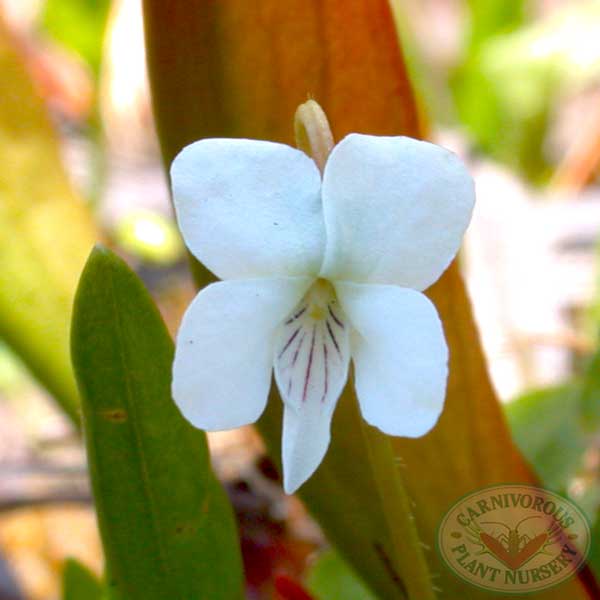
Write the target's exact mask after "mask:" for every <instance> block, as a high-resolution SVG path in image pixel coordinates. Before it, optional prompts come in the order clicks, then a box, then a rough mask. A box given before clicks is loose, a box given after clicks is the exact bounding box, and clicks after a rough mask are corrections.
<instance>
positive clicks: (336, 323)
mask: <svg viewBox="0 0 600 600" xmlns="http://www.w3.org/2000/svg"><path fill="white" fill-rule="evenodd" d="M349 331H350V327H349V325H348V323H347V322H346V316H345V315H344V313H343V311H342V309H341V307H340V306H339V303H338V301H337V298H336V297H335V290H334V289H333V286H332V285H331V284H330V283H328V282H324V281H322V280H319V281H317V282H316V283H314V284H313V285H312V286H311V288H310V289H309V290H308V292H307V293H306V294H305V295H304V296H303V298H302V299H301V300H300V302H299V303H298V304H297V305H296V306H295V307H294V309H293V310H292V311H291V312H290V314H289V315H287V318H286V319H285V321H284V322H283V324H282V325H281V326H280V327H279V329H278V332H277V338H276V342H275V363H274V370H275V380H276V382H277V386H278V387H279V391H280V393H281V397H282V399H283V401H284V402H285V403H286V404H287V405H289V406H292V407H294V408H295V409H296V410H298V411H300V410H302V408H303V407H304V406H305V405H310V406H313V405H314V406H320V405H322V406H329V405H334V406H335V403H336V401H337V399H338V397H339V395H340V393H341V392H342V389H343V387H344V384H345V383H346V380H347V379H348V365H349V363H350V336H349Z"/></svg>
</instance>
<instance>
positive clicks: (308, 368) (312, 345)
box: [302, 325, 317, 402]
mask: <svg viewBox="0 0 600 600" xmlns="http://www.w3.org/2000/svg"><path fill="white" fill-rule="evenodd" d="M316 333H317V326H316V325H313V330H312V340H311V342H310V353H309V355H308V365H306V375H305V376H304V389H303V390H302V402H306V393H307V392H308V382H309V381H310V371H311V369H312V364H313V356H314V353H315V336H316Z"/></svg>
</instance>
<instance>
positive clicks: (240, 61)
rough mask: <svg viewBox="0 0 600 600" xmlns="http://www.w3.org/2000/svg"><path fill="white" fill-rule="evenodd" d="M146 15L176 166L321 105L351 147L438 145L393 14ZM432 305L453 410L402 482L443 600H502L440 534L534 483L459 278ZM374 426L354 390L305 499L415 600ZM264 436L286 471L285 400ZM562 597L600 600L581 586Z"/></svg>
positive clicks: (168, 11) (186, 11)
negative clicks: (356, 136) (483, 503)
mask: <svg viewBox="0 0 600 600" xmlns="http://www.w3.org/2000/svg"><path fill="white" fill-rule="evenodd" d="M144 7H145V22H146V38H147V46H148V59H149V68H150V77H151V84H152V91H153V101H154V110H155V115H156V119H157V125H158V130H159V134H160V138H161V144H162V148H163V154H164V157H165V161H166V163H167V164H168V163H170V161H171V160H172V159H173V157H174V156H175V154H176V153H177V152H178V151H179V150H180V149H181V148H182V147H183V146H184V145H186V144H188V143H189V142H191V141H193V140H195V139H199V138H202V137H222V136H231V137H242V138H244V137H249V138H258V139H269V140H275V141H281V142H286V143H292V133H293V132H292V127H291V124H292V119H293V115H294V111H295V109H296V107H297V105H298V104H300V103H302V102H304V101H305V100H306V98H307V96H312V97H314V98H315V100H317V101H318V102H319V103H320V104H321V105H322V106H323V108H324V109H325V112H326V113H327V114H328V116H329V119H330V121H331V125H332V129H333V133H334V136H335V138H336V139H337V140H339V139H341V137H343V136H344V135H346V134H347V133H349V132H352V131H355V132H363V133H373V134H380V135H400V134H404V135H412V136H414V137H422V136H423V134H424V130H423V127H422V124H421V123H420V122H419V119H418V111H417V108H416V106H415V102H414V99H413V95H412V91H411V86H410V83H409V81H408V79H407V76H406V70H405V68H404V64H403V60H402V55H401V51H400V47H399V43H398V40H397V35H396V31H395V29H394V25H393V19H392V14H391V11H390V6H389V5H388V3H387V2H386V1H385V0H291V1H290V2H285V3H282V2H279V1H277V0H263V1H262V2H260V3H258V4H257V3H253V4H248V3H245V2H243V1H242V0H223V1H222V2H218V3H216V2H201V3H196V4H190V3H189V2H187V1H186V0H173V1H171V2H169V3H165V2H162V1H160V0H145V1H144ZM401 258H402V257H398V260H401ZM196 275H197V281H198V283H199V284H201V285H203V284H205V283H207V282H208V281H209V280H210V276H209V275H208V273H207V272H206V271H201V270H198V271H197V273H196ZM431 297H432V299H433V300H434V302H435V303H436V305H437V308H438V311H439V313H440V315H441V317H442V320H443V322H444V327H445V331H446V336H447V338H448V342H449V346H450V357H451V358H450V382H449V387H448V395H447V399H446V409H445V412H444V415H443V416H442V419H441V421H440V423H439V425H438V426H437V427H436V429H435V430H434V432H433V433H432V434H430V435H428V436H425V437H424V438H421V439H417V440H411V441H408V440H397V442H395V444H396V449H397V452H398V455H399V457H400V458H401V459H402V460H403V461H404V463H405V464H406V465H407V466H406V468H401V473H402V476H403V478H404V479H405V480H406V482H407V487H408V489H409V491H410V493H411V495H412V498H413V500H414V516H415V518H416V522H417V525H418V527H419V532H420V535H421V539H422V541H423V542H424V544H426V545H427V546H428V547H430V548H431V550H430V552H429V553H428V555H427V557H428V559H429V562H430V566H431V571H432V572H433V573H434V574H436V575H438V577H437V578H436V579H435V585H436V587H439V588H441V589H442V590H443V592H442V594H441V597H448V598H453V597H459V598H483V597H488V596H486V595H485V593H484V592H482V591H479V590H477V589H475V588H472V587H469V586H468V585H467V584H466V583H462V582H461V581H459V580H458V579H457V578H456V577H454V576H453V575H452V574H451V573H450V571H449V570H448V569H447V568H446V567H445V566H444V564H443V563H442V562H441V559H440V558H439V557H438V556H437V555H436V553H435V551H434V550H433V548H434V547H435V530H436V527H437V525H438V523H439V520H440V519H441V516H442V515H443V514H444V512H445V511H446V510H447V509H448V508H449V507H450V506H451V505H452V503H453V502H454V501H456V500H457V499H458V498H459V497H460V496H462V495H463V494H464V493H465V492H466V491H472V490H473V489H476V488H477V487H479V486H481V485H484V484H486V483H490V482H492V481H493V482H495V483H498V482H501V481H512V482H516V481H522V482H532V481H533V480H534V477H533V475H532V473H531V472H530V470H529V468H528V467H527V465H526V464H525V462H524V460H523V459H522V457H521V456H520V454H519V453H518V452H517V450H516V449H515V447H514V445H513V444H512V442H511V440H510V435H509V433H508V430H507V427H506V424H505V422H504V418H503V415H502V411H501V408H500V406H499V404H498V401H497V398H496V395H495V393H494V391H493V389H492V386H491V384H490V380H489V377H488V374H487V371H486V366H485V361H484V358H483V354H482V350H481V346H480V343H479V340H478V337H477V333H476V329H475V325H474V322H473V317H472V314H471V311H470V306H469V302H468V299H467V297H466V294H465V290H464V285H463V282H462V279H461V276H460V274H459V271H458V268H457V266H456V265H454V266H453V267H451V268H450V269H449V271H448V272H447V273H446V274H445V275H444V276H443V277H442V278H441V279H440V281H439V282H438V283H437V284H436V285H435V287H434V289H432V291H431ZM360 419H361V417H360V415H359V413H358V409H357V406H356V399H355V398H354V394H353V391H352V386H348V387H347V390H346V391H345V393H344V394H343V396H342V398H341V399H340V402H339V404H338V407H337V409H336V413H335V416H334V419H333V427H332V443H331V446H330V448H329V451H328V453H327V456H326V458H325V460H324V461H323V463H322V465H321V466H320V468H319V469H318V470H317V472H316V473H315V475H314V476H313V477H312V478H311V479H310V480H309V481H308V483H307V484H305V485H304V486H303V487H302V488H301V490H300V492H299V494H300V496H301V497H302V499H303V500H304V501H305V502H306V504H307V506H308V508H309V509H310V510H311V512H312V513H313V514H314V515H315V516H316V517H317V519H318V520H319V522H320V524H321V526H322V527H323V528H324V530H325V532H326V533H327V535H328V537H329V539H330V540H331V541H332V542H333V543H334V544H336V546H337V547H338V550H339V552H340V554H341V555H342V556H343V558H344V559H345V560H346V561H347V562H348V564H350V565H351V566H352V567H353V568H354V569H356V570H357V571H358V572H359V573H360V575H361V577H362V578H363V579H364V581H365V582H366V583H368V585H369V586H370V587H371V588H372V589H373V590H374V591H376V592H377V593H378V595H379V596H380V597H381V598H385V599H386V600H388V599H394V598H403V597H405V586H404V582H403V581H402V579H401V577H400V575H399V573H398V569H397V565H398V561H397V560H396V559H397V557H395V556H394V549H393V547H392V545H391V543H390V536H389V527H393V526H394V523H393V520H391V519H390V518H389V515H387V514H386V513H385V511H384V510H383V506H382V502H381V497H380V496H379V494H378V490H377V486H376V477H375V475H374V469H376V471H377V472H379V473H381V472H382V471H384V470H385V469H389V470H392V469H394V468H397V465H394V464H385V465H381V464H379V465H373V464H371V463H370V461H369V458H368V452H367V449H366V447H365V442H364V436H363V435H362V432H361V427H362V426H361V421H360ZM259 428H260V430H261V432H262V434H263V436H264V437H265V439H266V442H267V445H268V447H269V449H270V452H271V454H272V456H273V458H275V459H276V460H278V455H279V447H280V428H281V402H280V400H279V399H278V398H277V397H276V394H275V393H273V394H272V398H271V399H270V402H269V408H268V409H267V412H266V414H265V416H264V417H263V418H262V420H261V422H260V423H259ZM390 463H392V461H390ZM404 567H405V569H406V568H409V565H404ZM592 584H593V582H592V583H591V584H590V585H592ZM560 591H561V593H563V594H564V593H568V594H569V595H570V597H573V598H586V597H588V596H586V593H585V591H584V589H583V587H582V585H581V584H580V582H579V580H577V579H575V580H572V581H571V582H569V583H566V584H564V585H563V586H561V588H560ZM553 594H554V592H552V591H551V590H550V591H544V592H542V593H540V594H539V597H540V598H553V597H554V595H553Z"/></svg>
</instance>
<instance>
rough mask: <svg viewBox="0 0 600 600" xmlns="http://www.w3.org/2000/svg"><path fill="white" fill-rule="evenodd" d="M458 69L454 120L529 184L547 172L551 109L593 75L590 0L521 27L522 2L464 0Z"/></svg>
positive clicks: (596, 68) (594, 9) (597, 23)
mask: <svg viewBox="0 0 600 600" xmlns="http://www.w3.org/2000/svg"><path fill="white" fill-rule="evenodd" d="M469 8H470V28H469V33H468V35H467V36H466V45H465V49H464V54H463V60H462V63H461V64H460V65H459V66H458V68H457V69H456V71H455V73H454V75H453V78H452V87H453V92H454V100H455V104H456V108H457V113H458V117H459V120H460V122H461V123H462V124H463V125H464V126H465V127H466V129H467V131H468V133H469V134H470V136H471V137H472V140H473V141H474V143H475V146H476V148H478V149H479V150H480V151H482V152H484V153H485V154H487V155H489V156H491V157H493V158H495V159H497V160H499V161H501V162H504V163H505V164H507V165H509V166H510V167H512V168H514V169H516V170H517V171H518V172H520V173H521V174H522V175H524V176H525V177H527V178H529V179H530V180H532V181H537V182H539V181H542V180H544V178H545V177H546V175H548V174H549V173H550V167H551V160H550V157H549V156H548V155H547V152H546V149H545V142H546V140H547V136H548V132H549V126H550V124H551V117H552V116H553V110H554V109H555V108H556V105H557V102H558V100H559V99H560V98H561V97H563V96H564V95H565V94H566V93H568V94H573V93H576V92H577V91H578V90H580V89H581V88H582V87H583V86H585V85H589V84H590V83H592V82H593V81H597V80H598V77H599V76H600V47H599V46H598V44H597V43H595V41H594V40H596V39H597V32H598V30H599V29H600V3H598V2H597V1H596V0H594V1H589V2H580V3H574V4H573V5H566V6H565V7H564V8H563V9H561V10H559V11H556V12H554V13H551V14H550V16H548V17H547V18H545V19H542V20H538V21H536V22H534V23H530V22H528V21H527V19H526V16H525V9H526V8H531V7H529V6H528V3H526V2H524V0H486V1H481V0H471V1H470V2H469Z"/></svg>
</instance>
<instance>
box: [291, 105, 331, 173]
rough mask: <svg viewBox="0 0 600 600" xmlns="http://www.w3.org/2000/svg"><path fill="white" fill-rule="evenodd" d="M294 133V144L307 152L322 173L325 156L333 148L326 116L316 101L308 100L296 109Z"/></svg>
mask: <svg viewBox="0 0 600 600" xmlns="http://www.w3.org/2000/svg"><path fill="white" fill-rule="evenodd" d="M294 133H295V134H296V146H297V147H298V148H299V149H300V150H302V151H303V152H305V153H306V154H308V156H310V157H311V158H312V159H313V160H314V161H315V162H316V163H317V167H319V171H321V173H323V169H324V168H325V163H326V162H327V157H328V156H329V153H330V152H331V149H332V148H333V135H332V133H331V128H330V127H329V121H328V120H327V116H326V115H325V113H324V112H323V109H322V108H321V107H320V105H319V104H318V103H317V102H315V101H314V100H308V101H307V102H305V103H304V104H301V105H300V106H299V107H298V108H297V109H296V115H295V116H294Z"/></svg>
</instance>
